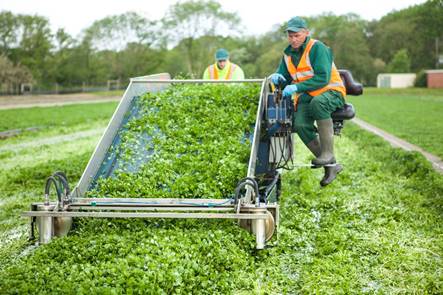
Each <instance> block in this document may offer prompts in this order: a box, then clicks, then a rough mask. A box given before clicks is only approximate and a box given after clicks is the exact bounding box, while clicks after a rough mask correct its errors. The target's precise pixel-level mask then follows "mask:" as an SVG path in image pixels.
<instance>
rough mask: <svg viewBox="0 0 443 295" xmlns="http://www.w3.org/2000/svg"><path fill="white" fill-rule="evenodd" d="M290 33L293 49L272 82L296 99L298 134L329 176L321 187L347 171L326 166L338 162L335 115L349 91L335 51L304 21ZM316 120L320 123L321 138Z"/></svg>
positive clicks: (294, 21) (293, 21)
mask: <svg viewBox="0 0 443 295" xmlns="http://www.w3.org/2000/svg"><path fill="white" fill-rule="evenodd" d="M286 32H287V37H288V42H289V46H288V47H287V48H286V49H285V50H284V54H283V57H282V59H281V62H280V65H279V67H278V69H277V72H276V73H274V74H272V75H271V79H272V82H273V83H274V84H275V85H278V84H282V85H283V86H285V88H284V89H283V95H284V96H292V99H293V102H294V110H295V112H294V117H293V128H294V131H295V132H297V134H298V135H299V136H300V138H301V140H302V141H303V143H304V144H305V145H306V146H307V147H308V148H309V150H310V151H311V152H312V153H313V154H314V155H315V157H316V158H315V159H314V160H312V164H313V165H315V166H316V167H321V166H324V169H325V175H324V177H323V179H322V180H321V181H320V185H322V186H325V185H328V184H330V183H331V182H332V181H333V180H334V179H335V178H336V176H337V174H338V173H340V172H341V171H342V169H343V168H342V166H341V165H340V164H336V165H333V166H328V167H326V166H325V165H329V164H335V163H336V160H335V156H334V141H333V135H334V131H333V123H332V119H331V113H332V112H334V111H335V110H337V109H338V108H342V107H343V106H344V102H345V101H344V97H345V95H346V89H345V87H344V84H343V81H342V80H341V78H340V74H339V73H338V71H337V68H336V66H335V64H334V61H333V55H332V52H331V49H330V48H329V47H327V46H326V45H325V44H323V43H322V42H320V41H318V40H315V39H312V38H311V37H310V36H309V30H308V27H307V24H306V22H305V21H304V20H303V19H301V18H300V17H293V18H291V19H290V20H289V21H288V25H287V28H286ZM314 121H316V122H317V129H318V135H317V132H316V128H315V126H314Z"/></svg>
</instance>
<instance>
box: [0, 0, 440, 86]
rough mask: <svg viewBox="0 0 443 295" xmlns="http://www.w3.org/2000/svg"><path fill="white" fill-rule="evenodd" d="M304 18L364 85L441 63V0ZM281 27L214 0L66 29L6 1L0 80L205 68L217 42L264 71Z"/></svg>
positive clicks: (277, 54) (39, 81)
mask: <svg viewBox="0 0 443 295" xmlns="http://www.w3.org/2000/svg"><path fill="white" fill-rule="evenodd" d="M306 19H307V21H308V25H309V27H310V30H311V33H312V36H313V37H314V38H318V39H320V40H321V41H323V42H324V43H326V44H327V45H328V46H330V47H331V48H332V50H333V52H334V56H335V61H336V64H337V66H338V67H339V68H346V69H349V70H351V71H352V73H353V74H354V76H355V77H356V78H357V79H358V80H360V81H361V82H363V83H364V84H365V85H374V84H375V81H376V76H377V74H378V73H380V72H416V73H420V72H421V71H423V70H424V69H431V68H435V67H438V62H437V60H438V55H439V52H438V51H439V49H438V42H440V43H443V30H442V29H441V28H443V0H429V1H427V2H425V3H423V4H420V5H415V6H411V7H409V8H406V9H403V10H399V11H394V12H391V13H389V14H387V15H385V16H384V17H382V18H381V19H380V20H372V21H367V20H364V19H362V18H361V17H360V16H358V15H356V14H346V15H335V14H333V13H324V14H321V15H317V16H314V17H306ZM284 28H285V23H281V24H280V25H277V26H275V27H274V28H273V29H272V30H271V31H269V32H264V33H263V34H261V35H257V36H255V35H248V34H245V33H244V32H243V31H242V30H241V19H240V17H239V16H238V15H237V14H236V13H231V12H227V11H225V10H223V8H222V6H221V5H220V4H219V3H218V2H216V1H215V0H190V1H187V2H181V3H177V4H174V5H172V6H170V7H169V9H168V10H167V12H166V14H165V15H164V17H163V18H162V19H160V20H150V19H147V18H145V17H143V16H141V15H140V14H137V13H135V12H127V13H123V14H120V15H113V16H108V17H105V18H103V19H100V20H97V21H95V22H94V23H93V24H92V25H91V26H90V27H88V28H85V29H84V30H83V31H82V33H81V34H80V35H79V36H77V37H74V36H71V35H69V34H68V33H67V32H66V31H65V30H64V29H59V30H57V31H56V32H52V31H51V29H50V23H49V20H48V19H47V18H45V17H42V16H38V15H23V14H13V13H12V12H9V11H2V12H0V85H3V86H5V85H9V87H13V88H14V87H15V88H16V87H17V85H19V84H20V83H25V82H28V83H34V84H35V85H39V86H40V87H50V85H53V84H54V83H57V84H59V85H62V86H65V87H69V86H78V85H82V84H84V83H87V84H90V85H98V84H101V83H106V81H108V80H120V81H128V79H129V78H130V77H135V76H140V75H146V74H151V73H158V72H169V73H171V74H172V75H173V76H175V75H179V74H180V75H182V76H187V77H201V75H202V73H203V71H204V69H205V67H206V66H207V65H208V64H210V63H213V62H214V61H213V55H214V52H215V50H216V49H217V48H219V47H224V48H227V49H228V50H229V51H230V53H231V60H233V61H234V62H235V63H237V64H239V65H240V66H241V67H242V68H243V70H244V72H245V74H246V77H247V78H257V77H258V78H261V77H265V76H267V75H269V74H270V73H272V72H274V71H275V69H276V67H277V65H278V63H279V61H280V58H281V55H282V50H283V49H284V48H285V47H286V46H287V41H286V35H285V32H284ZM441 47H443V44H442V45H441ZM441 51H442V52H443V50H441ZM11 85H12V86H11Z"/></svg>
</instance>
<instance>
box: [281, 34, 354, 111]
mask: <svg viewBox="0 0 443 295" xmlns="http://www.w3.org/2000/svg"><path fill="white" fill-rule="evenodd" d="M315 42H317V40H315V39H310V40H309V42H308V45H307V46H306V49H305V51H304V52H303V55H302V57H301V58H300V62H299V63H298V66H297V67H295V66H294V64H293V63H292V58H291V56H289V55H286V54H285V56H284V58H285V63H286V68H287V69H288V72H289V74H291V77H292V83H298V82H303V81H306V80H308V79H311V78H312V77H314V69H313V68H312V66H311V60H310V58H309V52H310V51H311V49H312V46H313V45H314V44H315ZM328 90H335V91H338V92H340V93H341V94H342V95H343V97H345V96H346V88H345V86H344V84H343V81H342V79H341V77H340V73H339V72H338V70H337V67H336V66H335V64H334V62H332V71H331V79H330V80H329V83H328V85H326V86H325V87H323V88H320V89H316V90H312V91H307V93H308V94H309V95H311V96H317V95H320V94H322V93H323V92H326V91H328ZM300 95H301V93H297V94H296V95H295V97H294V106H295V108H296V109H297V102H298V98H299V96H300Z"/></svg>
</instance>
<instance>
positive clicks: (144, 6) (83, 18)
mask: <svg viewBox="0 0 443 295" xmlns="http://www.w3.org/2000/svg"><path fill="white" fill-rule="evenodd" d="M176 2H183V1H177V0H156V1H153V0H122V1H121V0H74V1H64V0H0V11H2V10H9V11H12V12H14V13H23V14H38V15H41V16H45V17H47V18H48V19H49V21H50V23H51V26H52V29H53V30H54V31H55V30H57V29H58V28H64V29H65V30H66V31H67V32H68V33H70V34H71V35H73V36H74V37H75V36H77V35H78V34H79V33H80V32H81V30H83V29H85V28H86V27H88V26H90V25H91V24H92V23H93V22H94V21H95V20H99V19H101V18H104V17H106V16H109V15H115V14H121V13H124V12H127V11H134V12H138V13H140V14H142V15H144V16H145V17H147V18H149V19H159V18H161V17H163V15H164V13H165V12H166V10H167V8H168V7H169V6H170V5H171V4H173V3H176ZM218 2H219V3H220V4H221V5H222V6H223V8H224V10H226V11H229V12H237V13H238V15H239V16H240V18H241V19H242V22H243V26H244V28H245V33H247V34H262V33H265V32H267V31H269V30H271V28H272V26H273V25H275V24H280V23H282V22H284V21H286V20H288V19H289V18H291V17H292V16H295V15H303V16H313V15H317V14H321V13H324V12H333V13H334V14H346V13H350V12H353V13H356V14H358V15H360V16H361V17H363V18H364V19H367V20H372V19H379V18H381V17H382V16H383V15H385V14H387V13H389V12H391V11H393V10H400V9H403V8H406V7H409V6H411V5H415V4H420V3H424V2H426V1H425V0H385V1H377V0H353V1H349V0H348V1H345V0H310V1H296V0H273V1H259V0H255V1H247V0H243V1H241V0H219V1H218Z"/></svg>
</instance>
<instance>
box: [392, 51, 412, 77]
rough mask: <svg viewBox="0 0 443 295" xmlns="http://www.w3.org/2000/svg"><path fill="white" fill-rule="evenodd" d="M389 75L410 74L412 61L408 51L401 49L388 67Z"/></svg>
mask: <svg viewBox="0 0 443 295" xmlns="http://www.w3.org/2000/svg"><path fill="white" fill-rule="evenodd" d="M387 70H388V72H389V73H409V72H410V71H411V59H410V58H409V55H408V51H407V50H406V49H400V50H399V51H397V52H396V53H395V55H394V57H393V58H392V60H391V62H390V63H389V64H388V66H387Z"/></svg>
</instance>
